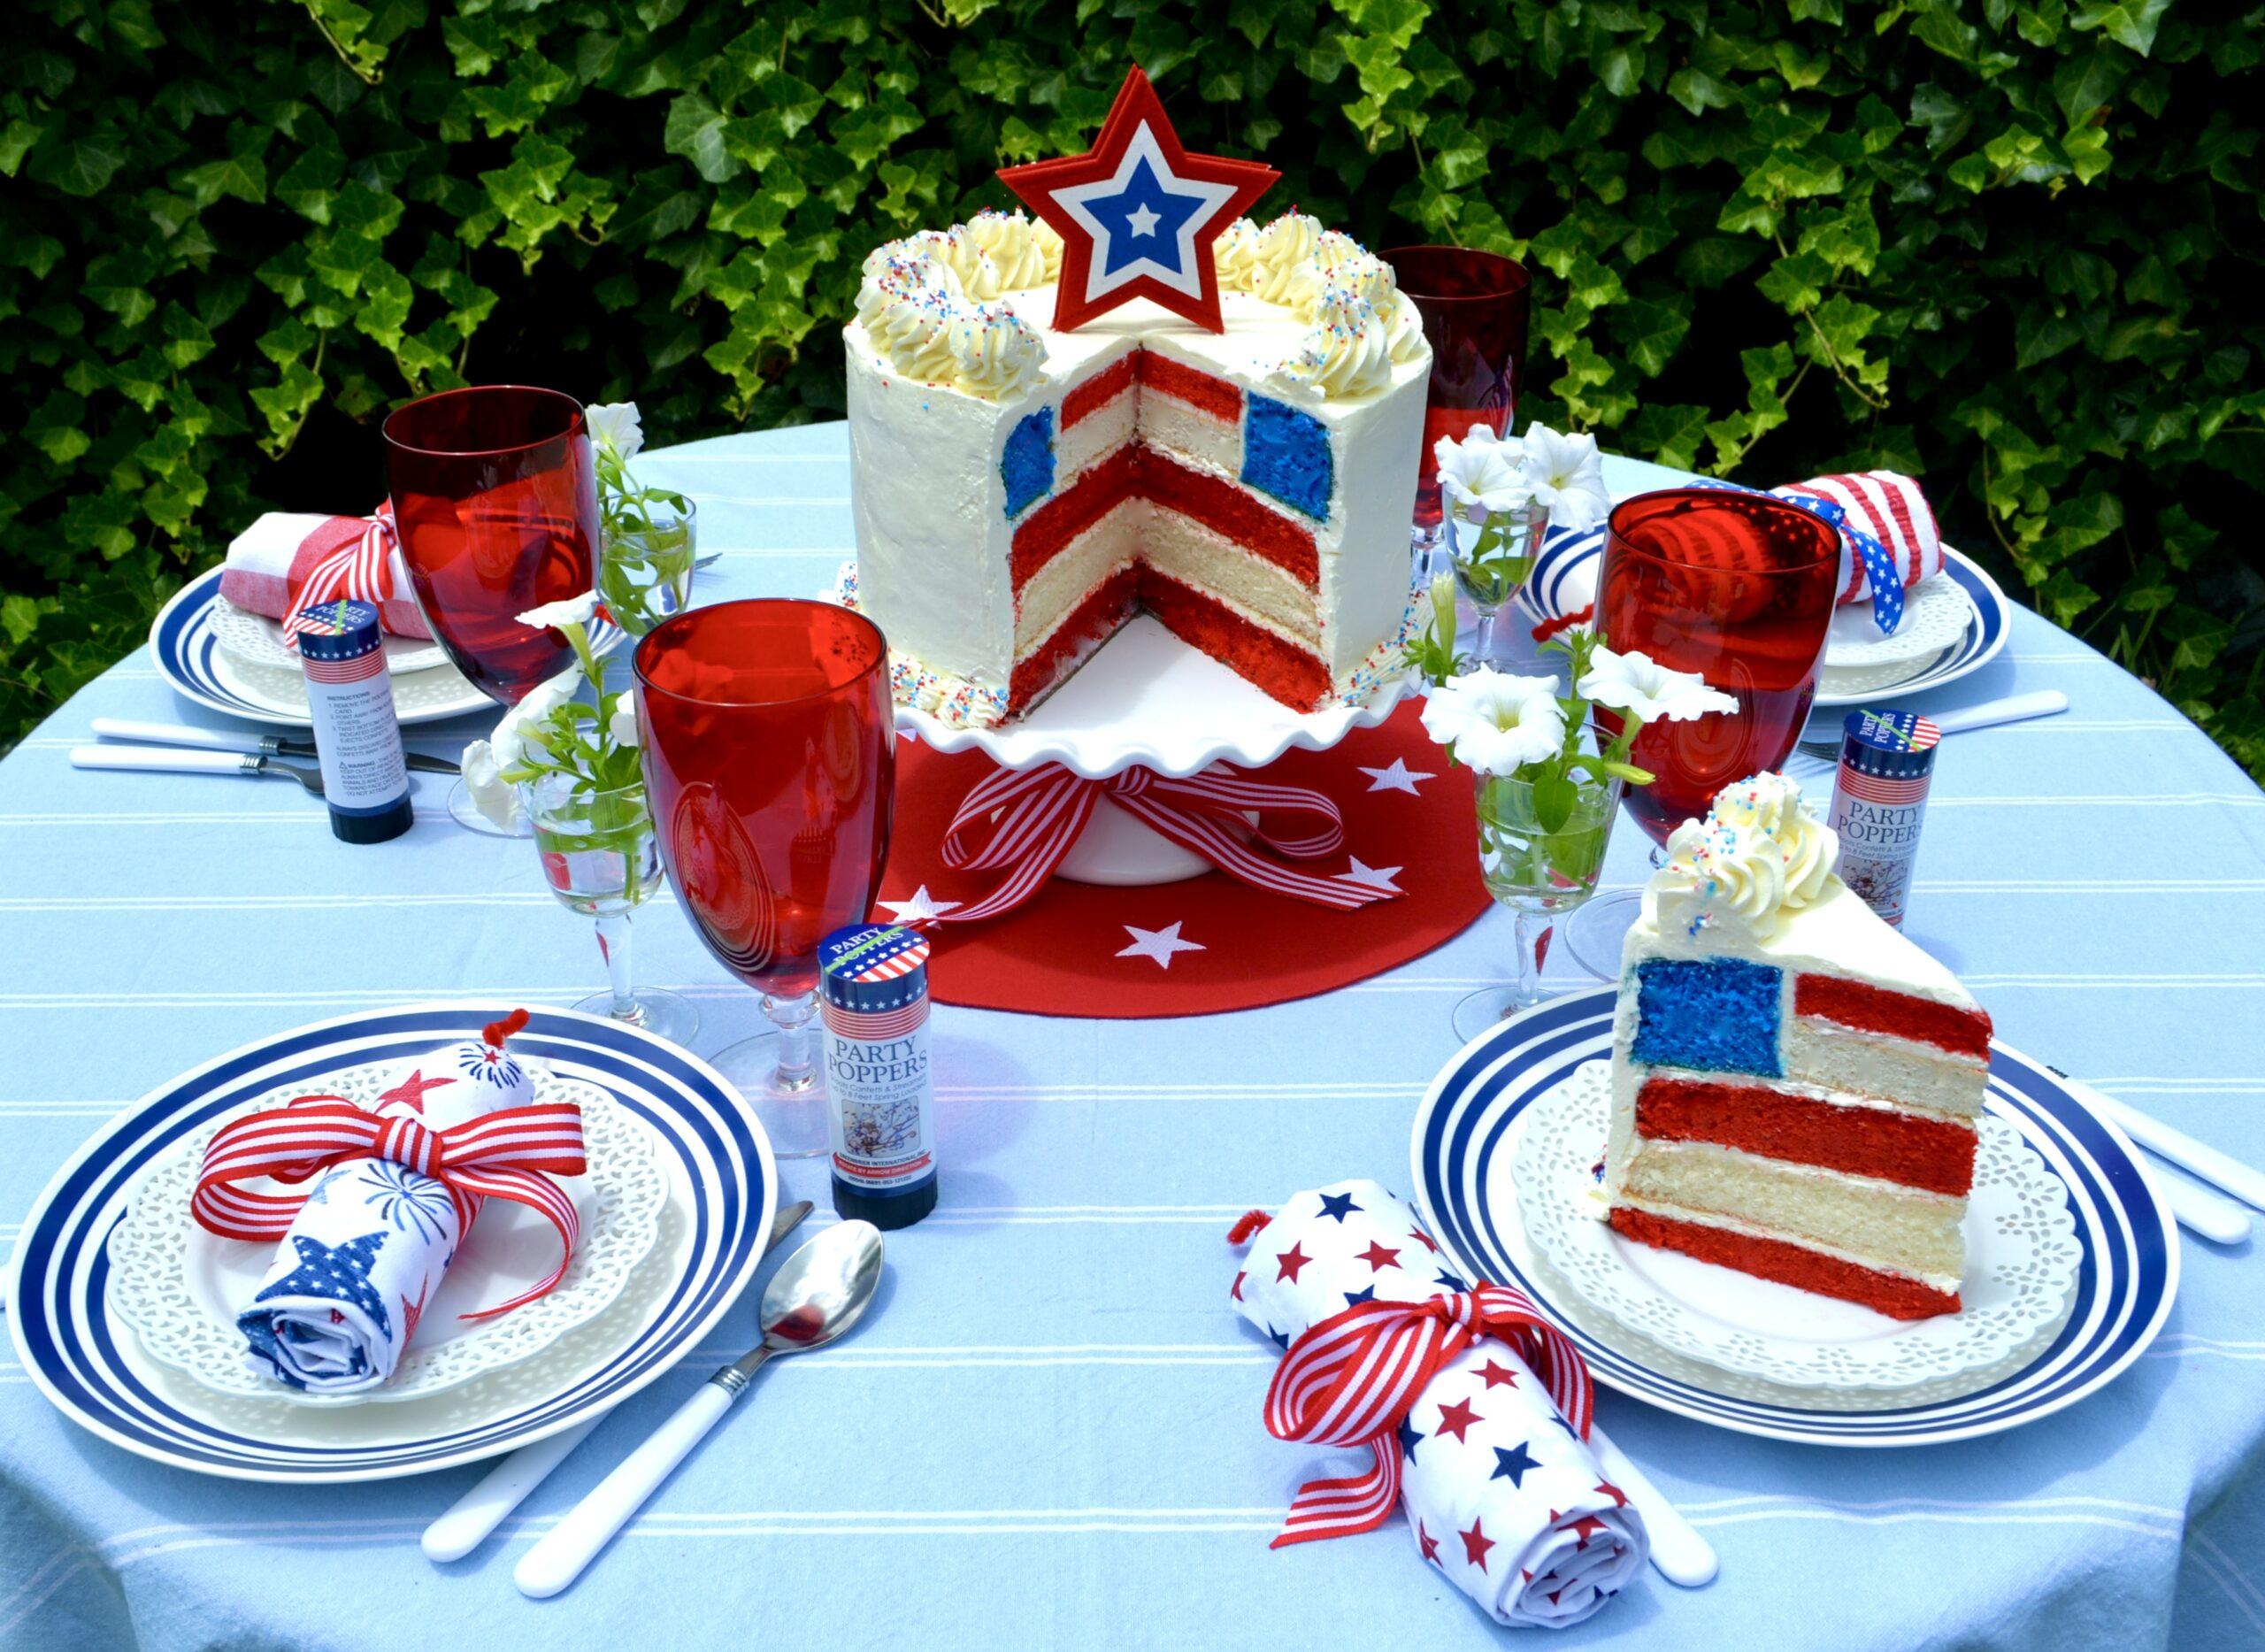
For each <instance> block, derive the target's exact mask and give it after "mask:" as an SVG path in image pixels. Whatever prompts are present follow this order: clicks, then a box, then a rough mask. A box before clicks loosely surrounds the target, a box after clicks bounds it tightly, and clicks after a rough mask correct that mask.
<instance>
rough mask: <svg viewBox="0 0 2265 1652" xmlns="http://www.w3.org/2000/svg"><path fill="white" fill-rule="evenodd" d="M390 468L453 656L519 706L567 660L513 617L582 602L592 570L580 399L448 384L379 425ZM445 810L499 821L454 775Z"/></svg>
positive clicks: (483, 824) (416, 574) (590, 500)
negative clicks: (474, 801) (575, 599)
mask: <svg viewBox="0 0 2265 1652" xmlns="http://www.w3.org/2000/svg"><path fill="white" fill-rule="evenodd" d="M385 442H386V474H387V480H388V488H389V490H390V492H391V494H392V497H393V514H394V524H395V530H396V531H397V532H398V533H399V534H400V536H401V558H402V562H403V565H404V566H405V567H406V568H407V569H408V572H409V583H410V588H411V590H412V591H413V592H414V593H415V595H416V597H417V606H418V610H419V611H420V612H422V613H423V614H424V616H425V622H426V625H427V626H429V627H430V628H431V630H432V633H433V635H434V639H435V640H436V641H438V642H439V643H440V644H441V648H443V649H446V650H447V652H448V656H449V660H450V661H451V662H452V663H453V664H454V665H455V666H456V668H457V670H458V671H460V672H463V673H464V674H465V676H466V677H467V678H469V679H470V680H472V683H473V684H475V685H476V686H477V687H478V688H479V689H480V692H481V693H482V694H485V695H487V696H488V698H489V699H491V700H493V701H495V703H497V704H499V705H506V706H510V705H517V704H518V703H519V702H520V701H521V700H522V699H524V698H526V694H527V691H528V690H529V689H531V688H534V686H535V685H536V684H537V683H539V682H542V681H544V680H546V679H549V678H551V677H555V676H557V674H558V673H559V672H562V671H564V670H565V669H566V667H567V666H568V665H572V663H573V650H572V648H570V647H569V646H568V644H567V642H566V639H565V638H564V635H562V634H560V633H559V632H557V631H555V630H546V629H537V628H536V627H534V626H523V625H521V624H520V623H519V622H518V616H519V615H520V614H523V613H525V612H526V611H527V610H529V609H530V608H538V607H541V606H542V605H543V604H544V603H553V602H562V601H564V600H565V599H567V598H569V597H574V596H580V595H582V593H583V592H585V591H587V590H589V589H590V588H591V587H592V585H593V584H594V583H595V578H596V572H597V545H598V496H597V472H596V469H595V465H594V463H593V461H592V458H591V456H590V439H589V433H588V429H587V425H586V423H585V421H584V419H583V417H582V404H581V403H580V402H577V401H576V400H575V399H574V398H573V397H572V396H567V395H564V393H562V392H560V391H557V390H545V389H539V388H534V387H533V386H529V385H517V384H499V385H475V386H473V387H472V388H468V389H462V390H443V391H441V392H440V393H439V394H438V395H435V396H425V397H423V398H421V399H419V400H418V401H414V402H411V403H409V404H408V405H406V406H404V407H399V408H396V409H395V410H394V411H393V412H392V413H391V414H389V415H388V417H387V419H386V422H385ZM449 813H450V814H451V815H453V816H455V817H456V818H457V821H458V822H459V823H460V824H462V825H464V826H469V827H470V828H472V830H473V831H476V832H484V833H488V834H491V835H503V836H512V837H524V836H526V834H527V831H528V828H527V827H526V826H525V825H524V823H523V824H522V825H521V826H519V827H518V829H517V830H513V831H505V830H503V828H500V827H498V826H495V824H494V823H493V822H491V821H489V820H488V818H486V817H485V816H483V815H481V814H480V811H478V810H477V809H476V808H474V807H473V805H472V796H471V794H470V793H469V792H468V791H466V790H465V787H464V785H463V784H462V782H458V784H457V787H456V788H455V790H454V791H452V792H451V793H450V794H449Z"/></svg>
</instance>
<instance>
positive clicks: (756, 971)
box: [634, 600, 896, 1158]
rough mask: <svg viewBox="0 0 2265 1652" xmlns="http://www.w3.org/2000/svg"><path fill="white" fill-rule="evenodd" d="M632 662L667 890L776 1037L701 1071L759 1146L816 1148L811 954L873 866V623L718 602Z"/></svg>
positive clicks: (884, 757) (880, 755)
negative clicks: (741, 1113) (753, 1120)
mask: <svg viewBox="0 0 2265 1652" xmlns="http://www.w3.org/2000/svg"><path fill="white" fill-rule="evenodd" d="M634 665H635V668H636V676H637V724H638V730H639V736H640V740H641V749H642V752H643V763H644V771H645V788H646V795H647V797H648V799H649V802H650V803H651V806H652V811H653V820H654V824H655V826H656V828H657V829H658V832H659V836H660V845H661V858H662V861H663V863H664V864H665V865H666V866H667V868H668V875H669V881H670V882H671V883H672V885H674V886H675V888H676V893H677V898H678V900H679V903H682V905H683V907H684V910H685V912H686V914H687V916H688V917H689V918H691V920H692V926H693V928H694V929H695V930H696V931H697V932H698V933H699V935H700V939H701V940H702V941H704V942H705V943H706V944H707V948H708V950H709V951H710V952H712V953H714V954H715V955H716V957H717V959H718V962H720V963H721V964H723V965H724V967H725V968H726V969H727V970H729V971H731V972H732V973H733V974H734V975H736V976H738V977H739V978H740V980H743V981H745V982H746V983H747V984H748V985H749V986H750V987H754V988H755V989H756V991H758V992H760V993H761V994H762V995H763V1010H764V1014H765V1015H767V1016H768V1017H770V1018H771V1019H772V1022H773V1023H774V1024H775V1025H776V1026H777V1028H778V1030H777V1031H776V1032H775V1033H762V1034H759V1035H758V1036H756V1037H755V1038H751V1039H749V1040H747V1041H744V1042H742V1043H739V1044H734V1045H733V1046H732V1047H731V1048H729V1049H726V1050H724V1051H723V1052H722V1053H721V1054H719V1055H718V1056H716V1057H711V1059H712V1060H713V1062H714V1063H715V1064H716V1066H717V1067H718V1068H719V1069H720V1070H721V1071H722V1072H723V1073H724V1076H725V1077H726V1078H727V1079H729V1080H731V1081H732V1082H733V1084H734V1085H736V1086H737V1087H738V1088H739V1092H740V1094H741V1095H742V1096H744V1097H746V1098H747V1100H748V1102H749V1104H750V1105H751V1106H753V1107H754V1109H755V1111H756V1117H757V1118H760V1119H761V1120H762V1123H763V1127H764V1132H765V1133H767V1134H768V1135H769V1136H770V1138H771V1145H772V1151H773V1152H775V1153H777V1154H779V1156H782V1157H788V1158H800V1157H807V1156H812V1155H815V1154H818V1153H821V1152H824V1151H825V1145H826V1135H827V1132H826V1123H825V1108H824V1105H823V1103H824V1100H825V1091H824V1088H823V1078H822V1075H821V1073H820V1072H819V1069H818V1064H817V1061H816V1055H817V1044H818V1035H817V1030H816V1028H815V1027H813V1026H812V1025H811V1021H812V1018H814V1017H815V1016H816V1015H817V1013H818V993H817V987H818V942H819V941H823V940H824V939H825V937H826V935H827V934H830V933H831V932H833V930H836V929H839V928H841V926H843V925H845V924H853V923H856V922H857V921H858V920H860V919H862V918H864V916H865V913H866V911H867V910H868V909H869V908H870V907H871V904H872V900H873V895H874V894H875V893H876V892H877V891H878V890H879V887H880V881H881V867H882V864H883V863H884V862H885V861H886V860H887V857H888V836H889V818H890V803H891V800H892V796H893V795H894V787H895V778H896V734H895V725H894V707H893V706H892V705H891V704H890V702H889V689H888V647H887V643H885V642H883V641H882V639H881V634H880V632H879V629H878V628H876V627H875V626H874V625H873V623H872V621H871V620H870V619H864V617H863V616H861V615H858V614H854V613H851V612H850V611H848V610H847V609H843V608H837V607H835V606H833V604H832V603H811V602H793V601H787V600H762V601H750V602H737V603H716V604H714V605H713V606H711V607H707V608H695V609H692V610H690V611H687V612H684V613H680V614H678V615H676V616H675V617H674V618H672V619H667V620H664V622H662V624H660V625H659V626H656V627H655V628H654V630H653V631H652V632H651V633H650V634H648V635H647V636H646V637H645V638H644V640H643V641H642V642H639V643H638V645H637V652H636V654H635V656H634Z"/></svg>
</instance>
